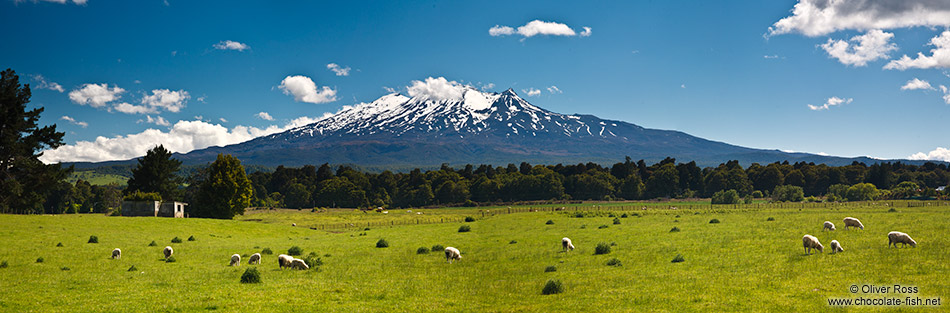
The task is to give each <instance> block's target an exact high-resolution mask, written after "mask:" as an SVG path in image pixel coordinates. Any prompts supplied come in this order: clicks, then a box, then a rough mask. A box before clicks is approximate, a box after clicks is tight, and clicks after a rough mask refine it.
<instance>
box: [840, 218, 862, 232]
mask: <svg viewBox="0 0 950 313" xmlns="http://www.w3.org/2000/svg"><path fill="white" fill-rule="evenodd" d="M848 227H857V228H860V229H861V230H864V224H861V221H859V220H858V219H856V218H853V217H845V218H844V229H848Z"/></svg>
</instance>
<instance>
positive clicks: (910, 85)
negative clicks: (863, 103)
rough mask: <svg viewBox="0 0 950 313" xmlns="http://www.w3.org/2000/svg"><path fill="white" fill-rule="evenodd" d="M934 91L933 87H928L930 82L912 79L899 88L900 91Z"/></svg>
mask: <svg viewBox="0 0 950 313" xmlns="http://www.w3.org/2000/svg"><path fill="white" fill-rule="evenodd" d="M921 89H922V90H934V87H933V86H931V85H930V82H928V81H926V80H920V79H919V78H914V79H911V80H908V81H907V83H906V84H904V86H901V90H921Z"/></svg>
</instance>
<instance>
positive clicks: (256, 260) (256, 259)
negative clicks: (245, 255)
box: [247, 253, 261, 264]
mask: <svg viewBox="0 0 950 313" xmlns="http://www.w3.org/2000/svg"><path fill="white" fill-rule="evenodd" d="M247 264H261V254H260V253H255V254H251V258H249V259H247Z"/></svg>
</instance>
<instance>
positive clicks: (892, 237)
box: [887, 231, 917, 248]
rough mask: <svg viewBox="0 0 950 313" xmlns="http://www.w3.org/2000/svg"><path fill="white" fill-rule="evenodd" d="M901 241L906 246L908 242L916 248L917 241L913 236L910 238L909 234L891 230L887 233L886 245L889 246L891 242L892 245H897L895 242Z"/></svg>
mask: <svg viewBox="0 0 950 313" xmlns="http://www.w3.org/2000/svg"><path fill="white" fill-rule="evenodd" d="M899 243H902V244H904V246H905V247H906V246H907V245H908V244H910V246H911V247H914V248H917V242H916V241H914V239H913V238H910V235H908V234H905V233H902V232H899V231H892V232H889V233H887V247H888V248H890V247H891V244H894V247H897V244H899Z"/></svg>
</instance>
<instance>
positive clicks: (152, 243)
mask: <svg viewBox="0 0 950 313" xmlns="http://www.w3.org/2000/svg"><path fill="white" fill-rule="evenodd" d="M157 245H158V244H157V243H155V240H152V242H151V243H149V244H148V246H149V247H154V246H157Z"/></svg>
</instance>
